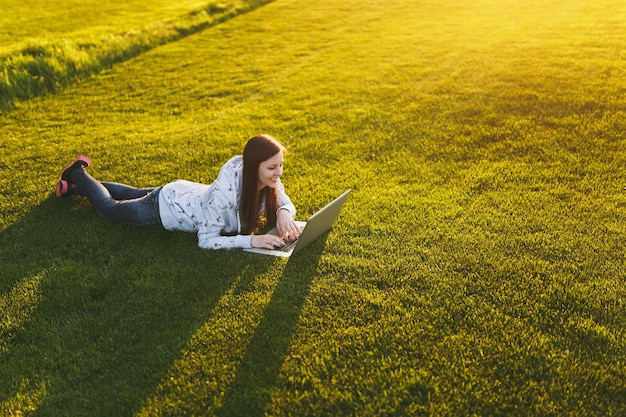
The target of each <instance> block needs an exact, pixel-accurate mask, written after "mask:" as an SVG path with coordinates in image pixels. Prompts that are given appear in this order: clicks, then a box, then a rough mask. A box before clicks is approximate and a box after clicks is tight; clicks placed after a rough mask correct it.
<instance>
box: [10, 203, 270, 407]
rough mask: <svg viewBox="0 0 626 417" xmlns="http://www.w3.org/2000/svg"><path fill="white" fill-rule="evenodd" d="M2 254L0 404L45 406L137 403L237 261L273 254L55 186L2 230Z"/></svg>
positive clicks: (243, 263)
mask: <svg viewBox="0 0 626 417" xmlns="http://www.w3.org/2000/svg"><path fill="white" fill-rule="evenodd" d="M268 258H269V257H268ZM0 259H1V263H2V268H0V308H1V309H2V312H1V313H2V314H0V375H2V377H1V378H0V414H2V410H7V409H8V410H12V412H15V413H17V414H19V413H20V412H24V413H26V411H27V410H28V412H29V413H32V412H33V410H35V412H34V415H46V416H55V415H64V416H81V415H91V416H99V415H101V416H111V415H117V416H121V415H130V414H132V412H133V410H136V409H137V408H138V407H139V406H140V405H141V403H142V402H143V401H144V399H145V398H146V397H147V396H148V395H149V394H150V393H151V392H153V390H154V387H155V386H157V385H158V383H159V381H161V379H162V378H163V377H164V375H165V374H166V373H167V372H168V369H169V368H170V365H171V363H172V362H173V361H174V360H175V359H176V358H177V357H178V356H179V354H180V351H181V349H183V348H184V347H185V346H186V345H187V343H188V341H189V338H190V337H191V336H192V335H193V334H194V333H195V332H196V331H197V329H198V328H199V327H200V326H202V325H203V323H205V322H206V320H207V318H208V316H209V314H210V312H211V311H212V309H213V307H214V306H215V305H216V303H217V302H218V301H219V299H220V298H221V297H222V295H223V294H224V293H225V292H226V291H227V290H228V288H229V287H230V286H231V285H232V284H233V282H234V281H235V280H236V279H237V277H238V276H239V275H241V273H242V271H244V270H245V271H246V273H245V276H246V277H254V276H255V275H258V274H262V273H264V272H265V271H267V269H268V268H269V266H270V265H271V263H272V261H273V260H271V259H266V258H265V257H263V258H255V262H254V264H252V265H250V259H251V258H250V257H246V256H240V254H239V253H237V252H227V251H216V252H214V251H205V250H201V249H199V248H198V247H197V243H196V237H195V235H193V234H181V233H171V232H167V231H165V230H162V229H141V228H135V227H129V226H120V225H115V224H113V223H111V222H109V221H107V220H105V219H103V218H101V217H100V216H98V215H97V214H96V213H95V211H93V209H91V208H90V207H88V206H86V205H85V204H84V203H83V201H82V199H56V198H54V197H50V198H49V199H47V200H45V201H44V202H42V203H41V204H40V205H39V206H37V207H35V208H33V209H32V210H31V211H30V212H29V213H28V214H27V215H26V216H25V217H23V218H21V219H20V220H18V221H17V222H16V223H14V224H12V225H11V226H9V227H8V228H7V229H5V230H3V231H2V232H0ZM246 279H247V278H246Z"/></svg>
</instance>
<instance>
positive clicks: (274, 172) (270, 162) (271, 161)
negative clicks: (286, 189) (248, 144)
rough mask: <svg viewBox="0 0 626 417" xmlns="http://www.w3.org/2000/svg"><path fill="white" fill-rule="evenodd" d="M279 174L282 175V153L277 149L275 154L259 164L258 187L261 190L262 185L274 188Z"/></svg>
mask: <svg viewBox="0 0 626 417" xmlns="http://www.w3.org/2000/svg"><path fill="white" fill-rule="evenodd" d="M281 175H283V153H282V151H278V153H277V154H276V155H274V156H272V157H271V158H268V159H266V160H265V161H263V162H261V163H260V164H259V183H258V189H259V190H261V189H262V188H264V187H270V188H276V187H277V186H278V179H279V178H280V176H281Z"/></svg>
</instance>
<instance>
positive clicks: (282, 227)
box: [276, 209, 302, 241]
mask: <svg viewBox="0 0 626 417" xmlns="http://www.w3.org/2000/svg"><path fill="white" fill-rule="evenodd" d="M276 229H278V236H280V237H281V238H282V239H283V240H285V241H294V240H296V239H297V238H298V237H300V233H302V231H301V230H300V228H299V227H298V225H297V224H296V222H295V221H294V220H293V217H291V212H289V210H284V209H283V210H278V213H276Z"/></svg>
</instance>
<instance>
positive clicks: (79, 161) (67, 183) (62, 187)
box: [55, 155, 91, 197]
mask: <svg viewBox="0 0 626 417" xmlns="http://www.w3.org/2000/svg"><path fill="white" fill-rule="evenodd" d="M89 165H91V159H89V158H87V157H86V156H83V155H81V156H79V157H77V158H76V159H74V161H73V162H72V163H71V164H69V165H68V166H66V167H65V169H63V172H62V173H61V180H60V181H59V182H57V185H56V190H55V194H56V196H57V197H63V196H64V195H71V194H74V192H75V191H76V186H75V185H74V183H73V182H72V172H74V171H75V170H77V169H85V168H87V167H88V166H89Z"/></svg>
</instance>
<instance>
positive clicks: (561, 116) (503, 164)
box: [0, 1, 626, 416]
mask: <svg viewBox="0 0 626 417" xmlns="http://www.w3.org/2000/svg"><path fill="white" fill-rule="evenodd" d="M516 4H517V6H516V7H512V6H511V5H510V4H507V5H504V6H503V5H502V4H501V3H497V2H489V1H484V2H480V3H476V4H475V5H467V4H465V3H461V2H458V3H454V2H453V3H450V2H445V3H444V2H438V1H432V2H420V3H419V4H416V3H413V2H408V1H395V2H368V4H367V5H364V4H362V3H361V2H356V1H355V2H343V3H342V4H341V5H339V6H338V5H336V4H332V3H330V2H319V1H316V2H302V1H300V2H291V1H279V2H275V3H272V4H271V5H268V6H267V7H265V8H263V9H262V10H257V11H255V12H254V13H252V14H249V15H246V16H242V17H240V18H237V19H234V20H232V21H230V22H228V23H226V24H224V25H220V26H219V27H216V28H213V29H210V30H208V31H206V32H203V33H202V34H199V35H196V36H193V37H190V38H187V39H186V40H184V41H181V42H177V43H176V44H172V45H167V46H165V47H162V48H158V49H156V50H154V51H152V52H150V53H148V54H146V55H145V56H143V57H141V58H139V59H136V60H132V61H129V62H126V63H124V64H123V65H121V66H119V67H117V68H113V69H112V70H110V71H107V72H106V73H105V74H102V76H99V77H97V78H92V79H90V80H88V81H87V82H85V83H84V84H82V85H80V86H76V87H72V88H71V89H68V91H66V92H64V93H63V94H59V95H58V96H56V97H50V98H46V99H45V100H41V101H40V102H32V103H25V104H23V105H22V106H20V108H19V109H18V111H16V112H13V113H12V114H11V115H8V116H6V115H5V116H3V118H2V123H3V129H6V132H7V137H8V138H10V139H9V140H7V141H6V142H5V143H3V146H4V147H5V149H7V150H8V151H10V152H6V153H5V152H3V154H2V155H3V156H1V158H3V159H2V163H3V164H4V166H6V167H10V168H11V169H19V168H20V167H21V165H22V164H23V163H26V161H28V163H29V164H31V165H29V166H30V167H31V170H32V171H29V173H28V174H27V175H26V176H25V177H24V179H23V180H22V181H21V182H20V183H17V182H16V181H12V180H9V179H7V180H5V181H4V184H3V189H6V190H7V191H6V193H5V196H6V197H4V200H3V202H2V204H3V207H9V208H11V209H12V210H13V211H7V213H9V214H7V215H6V217H5V220H4V221H5V223H4V224H5V225H6V226H5V230H4V231H3V233H2V235H1V237H0V238H1V239H2V242H1V243H2V248H3V249H2V256H3V258H4V259H7V260H8V268H5V269H4V271H7V270H9V271H12V272H11V274H9V273H8V272H2V274H3V275H2V277H3V279H2V285H3V288H4V292H5V293H10V289H11V288H12V287H15V286H19V285H20V282H22V281H24V279H28V277H33V276H45V278H44V279H43V281H42V283H41V284H40V285H39V288H41V290H40V291H41V292H42V294H43V295H44V296H42V300H45V302H42V303H41V304H39V306H38V309H36V310H35V313H31V314H30V316H29V320H30V321H29V323H30V324H29V325H28V326H27V327H25V328H24V330H23V331H18V332H17V334H16V335H15V336H14V337H13V339H12V341H11V348H10V349H11V350H10V353H9V355H8V356H6V358H7V360H6V361H5V364H4V365H3V366H4V367H5V368H4V369H6V370H7V372H4V370H3V374H5V373H6V374H8V375H12V377H11V379H10V380H9V381H8V382H5V385H4V388H3V389H4V390H5V391H6V392H9V393H13V394H14V397H13V398H17V397H19V395H18V394H22V398H24V396H27V394H29V393H32V397H33V398H34V400H35V399H39V400H40V404H42V405H40V406H39V407H40V410H42V412H44V411H45V412H47V413H48V414H51V415H54V414H62V413H63V412H66V410H65V409H63V406H62V404H64V403H65V404H66V403H68V402H72V403H77V401H76V400H77V399H79V400H80V402H79V403H80V404H81V406H80V407H78V408H79V410H77V411H75V413H76V414H77V415H80V414H81V413H80V411H83V414H84V413H90V414H94V413H95V414H97V413H101V414H102V415H107V414H112V413H114V414H124V413H125V414H131V413H132V414H134V413H136V412H138V411H137V410H141V412H138V413H145V414H159V413H160V412H162V413H163V414H167V413H172V414H176V413H179V414H180V413H183V412H187V413H193V414H198V415H203V414H204V415H212V414H213V413H218V414H222V415H236V414H237V413H244V414H246V415H261V414H262V413H264V412H266V413H267V414H270V415H300V414H305V415H329V414H357V415H381V414H390V415H420V414H421V415H426V414H433V415H469V414H477V415H572V416H573V415H585V414H593V413H598V414H608V415H611V414H613V415H619V414H620V413H622V412H623V411H624V408H623V407H624V406H623V404H622V403H621V401H619V399H620V398H622V397H623V396H624V394H625V393H624V387H623V384H621V382H620V381H622V380H623V378H624V368H623V363H624V359H625V358H624V353H623V352H624V349H623V348H624V330H623V329H624V324H625V323H624V317H626V316H625V315H624V313H625V312H624V305H623V302H622V301H621V300H623V299H624V295H625V294H624V287H623V279H624V276H626V274H625V272H626V271H625V270H624V262H623V261H624V253H625V252H624V249H625V248H624V246H625V245H624V227H623V224H624V222H623V221H624V216H625V214H626V213H625V210H626V209H625V207H626V204H625V203H626V198H625V195H624V190H623V186H624V182H625V181H624V180H625V179H624V174H623V172H622V170H621V169H620V167H621V166H623V165H622V163H623V161H624V153H623V152H622V150H621V149H623V145H624V139H623V138H624V135H623V132H624V122H623V120H624V118H623V116H624V102H623V99H622V96H621V95H620V94H617V93H618V92H620V91H623V90H624V87H625V86H624V79H625V78H624V77H622V76H621V75H622V71H623V69H622V68H623V67H622V66H621V63H622V61H623V55H621V54H620V53H615V51H617V50H619V48H618V46H619V45H621V43H622V42H621V41H622V40H623V39H622V38H621V37H620V34H622V33H625V32H623V31H616V30H614V29H616V28H619V25H620V23H619V22H620V19H619V16H623V14H624V7H623V6H622V5H621V4H620V3H619V2H615V1H604V2H602V4H598V3H596V2H594V3H591V2H588V3H587V2H584V3H581V2H571V3H568V4H567V7H564V5H562V4H561V5H558V7H557V6H556V5H554V6H545V5H542V6H543V7H544V8H543V9H541V8H539V7H537V4H538V3H535V2H527V3H516ZM505 6H506V7H505ZM509 6H511V7H509ZM305 12H306V13H305ZM329 16H332V17H333V18H332V19H331V18H329ZM337 22H341V24H337ZM537 22H541V24H537ZM566 29H567V30H566ZM621 36H623V35H621ZM224 45H228V46H229V47H228V48H225V47H224ZM190 51H193V53H191V52H190ZM607 92H612V93H611V94H606V93H607ZM44 109H45V110H44ZM258 131H269V132H270V133H273V134H274V135H276V136H277V137H278V138H281V139H284V140H285V141H286V142H287V143H288V145H289V147H290V149H291V151H292V152H291V154H290V155H289V156H288V158H287V164H286V173H285V183H286V184H287V188H288V191H289V192H290V194H291V195H292V197H294V200H295V202H296V204H297V205H298V207H299V209H300V212H301V214H302V216H303V217H306V215H308V214H310V213H312V212H313V211H315V209H317V208H318V207H319V206H320V205H321V204H323V203H324V202H325V201H327V200H328V199H329V198H330V197H332V196H333V195H335V194H336V193H338V192H339V191H341V190H343V189H344V188H346V187H353V188H354V189H355V191H354V193H353V194H352V195H351V199H350V201H349V203H348V205H347V206H346V209H345V211H344V212H343V213H342V216H341V218H340V221H339V223H338V224H337V226H336V228H335V230H334V231H333V233H331V234H330V235H329V236H328V238H327V239H326V240H325V242H322V244H321V245H319V246H317V247H313V248H312V249H313V250H312V251H311V252H308V253H306V254H304V256H303V258H302V260H301V261H300V262H303V263H304V264H300V265H304V266H303V267H301V268H299V267H298V263H293V264H292V263H289V264H286V265H283V264H282V263H280V262H277V263H274V262H273V261H268V260H264V259H258V258H255V257H252V256H248V255H243V254H240V253H213V252H202V251H200V250H193V249H191V248H193V246H194V244H195V242H194V238H193V236H184V235H171V234H166V233H159V232H157V231H153V232H143V231H136V230H133V229H128V228H126V227H116V226H111V225H110V224H109V223H108V222H107V221H105V220H102V219H98V218H97V217H96V216H95V215H94V213H93V211H92V210H91V209H89V208H88V207H85V206H83V205H80V204H76V203H74V202H64V201H63V202H57V201H54V200H52V201H50V200H49V199H47V198H46V197H47V195H45V194H41V191H40V190H47V189H49V190H50V193H51V191H52V190H51V185H52V184H53V182H54V179H55V178H56V176H57V175H58V172H57V170H58V168H55V167H62V166H63V165H64V163H65V160H64V158H63V154H64V152H66V151H67V152H69V153H70V154H74V153H76V152H87V153H88V154H89V155H91V156H93V159H94V161H95V164H94V167H93V168H92V171H93V172H94V173H95V174H96V175H97V176H101V177H102V176H105V177H107V179H109V178H110V179H114V180H128V181H130V182H132V183H137V184H140V185H151V184H159V183H162V182H164V181H167V180H169V179H173V178H178V177H182V178H190V179H197V180H205V181H206V180H210V179H212V178H213V177H214V175H215V173H216V172H217V169H218V168H219V166H220V164H221V163H222V162H223V161H224V160H226V159H227V158H228V157H229V156H230V155H231V154H232V153H235V152H238V151H239V150H240V146H241V144H242V143H243V141H245V139H246V138H247V137H248V136H250V135H251V134H253V133H256V132H258ZM129 149H132V150H133V152H132V154H130V155H129V152H128V150H129ZM60 150H63V152H61V151H60ZM20 172H21V171H20ZM31 172H32V173H31ZM35 172H36V173H37V175H34V174H33V173H35ZM25 185H26V187H25ZM18 195H19V196H20V197H21V198H19V199H18V198H14V197H15V196H18ZM48 195H50V194H48ZM70 210H73V212H70ZM3 212H4V211H3ZM61 225H62V227H61ZM35 230H36V231H37V236H38V239H37V240H35V239H34V238H29V236H33V235H34V231H35ZM46 231H47V233H45V232H46ZM53 233H56V234H57V236H56V237H57V238H58V237H60V238H63V237H68V236H71V237H72V241H71V243H70V244H69V246H65V247H64V248H58V247H56V246H55V242H54V241H55V240H56V239H53V238H52V237H49V236H50V235H52V234H53ZM403 241H408V242H409V244H408V245H405V244H403V243H402V242H403ZM5 243H6V244H5ZM83 248H86V249H83ZM24 254H28V255H29V256H23V255H24ZM85 254H88V255H85ZM25 259H26V260H27V261H26V263H24V262H25V261H24V260H25ZM143 259H150V260H151V262H152V264H150V263H149V264H148V265H146V264H145V263H143V262H141V265H139V263H140V260H143ZM281 268H282V269H281ZM42 270H46V271H47V272H46V273H45V275H44V274H41V273H37V272H33V271H42ZM268 270H272V271H280V272H277V273H276V274H273V273H271V274H267V273H266V272H267V271H268ZM16 275H17V276H16ZM278 275H280V276H278ZM235 289H236V290H235ZM72 306H74V307H72ZM228 312H232V314H233V319H232V321H229V320H228V318H227V317H228V314H227V313H228ZM265 314H267V315H270V316H269V317H268V316H263V315H265ZM260 315H262V317H261V316H260ZM274 318H275V320H273V319H274ZM285 318H286V319H285ZM118 322H121V323H122V324H123V326H118V325H117V323H118ZM96 323H99V324H98V325H97V326H94V324H96ZM272 323H273V325H272ZM294 323H295V324H294ZM211 324H215V326H212V325H211ZM89 325H91V326H93V327H94V328H96V329H97V331H89V330H83V329H84V328H85V329H89V328H90V326H89ZM224 329H234V330H236V335H237V337H236V338H234V339H233V340H227V337H226V336H225V335H226V333H228V332H227V331H224ZM68 338H69V340H70V341H67V340H68ZM33 340H34V341H37V343H36V344H35V346H41V347H40V348H39V349H38V350H35V354H34V355H33V354H32V352H31V351H29V349H28V348H27V346H29V344H28V343H27V342H29V341H33ZM93 340H99V341H101V342H100V344H99V345H94V344H93V343H90V342H91V341H93ZM142 340H144V341H143V342H142ZM77 341H82V342H86V343H84V344H83V345H82V347H80V348H77V347H76V344H75V343H76V342H77ZM222 341H224V342H223V343H225V344H226V345H227V346H229V343H233V345H232V351H229V352H228V354H225V353H224V352H223V351H218V352H215V353H214V354H212V348H211V347H223V344H222ZM238 341H239V342H238ZM238 343H241V344H238ZM31 345H32V344H31ZM51 345H54V346H57V347H56V348H55V349H54V350H53V349H52V348H50V347H49V346H51ZM263 348H265V350H264V349H263ZM68 352H71V353H72V354H73V361H72V363H71V364H70V363H69V361H68V360H64V359H63V356H64V355H63V354H65V353H68ZM113 352H118V353H117V354H115V355H114V356H113ZM275 352H278V357H277V356H276V353H275ZM45 357H52V358H53V359H48V362H46V361H44V360H43V359H42V358H45ZM27 358H28V361H27V360H26V359H27ZM238 361H239V362H238ZM25 363H27V365H25ZM47 363H53V364H54V365H55V366H54V367H47V366H43V365H42V364H47ZM131 363H132V364H133V366H129V364H131ZM207 364H211V365H210V366H207ZM18 365H21V366H18ZM93 369H98V370H101V369H107V372H106V374H105V375H106V378H101V379H98V380H96V381H95V382H89V381H92V378H91V377H92V376H93V374H92V373H90V371H89V370H93ZM68 375H69V376H68ZM71 381H78V383H77V384H72V383H71ZM42 387H45V393H43V394H42V391H44V389H43V388H42ZM102 388H105V389H104V390H103V389H102ZM42 398H43V399H42ZM102 398H105V399H107V400H108V401H104V403H106V404H107V406H106V407H104V408H102V407H101V404H102V402H103V401H102ZM34 400H33V401H34ZM57 410H58V411H57ZM61 410H62V411H61Z"/></svg>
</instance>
